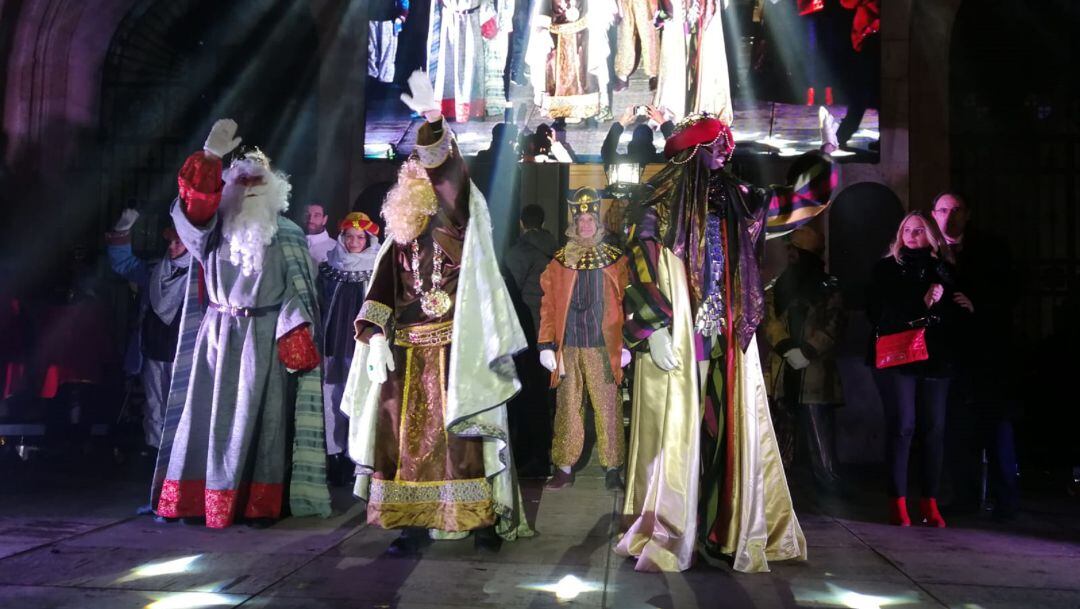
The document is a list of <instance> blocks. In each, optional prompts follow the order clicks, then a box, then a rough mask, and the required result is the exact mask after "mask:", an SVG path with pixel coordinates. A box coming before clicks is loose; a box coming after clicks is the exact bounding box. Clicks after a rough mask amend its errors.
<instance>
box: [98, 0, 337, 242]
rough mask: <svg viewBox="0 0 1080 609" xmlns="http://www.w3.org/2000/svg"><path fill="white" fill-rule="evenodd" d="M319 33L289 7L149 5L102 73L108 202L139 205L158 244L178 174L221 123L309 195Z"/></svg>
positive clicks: (162, 1) (149, 238) (205, 2)
mask: <svg viewBox="0 0 1080 609" xmlns="http://www.w3.org/2000/svg"><path fill="white" fill-rule="evenodd" d="M318 66H319V61H318V37H317V34H316V29H315V23H314V20H313V17H312V15H311V12H310V10H309V9H308V7H307V5H306V4H304V3H296V2H291V1H290V0H249V1H247V2H238V3H227V4H224V5H223V4H222V3H220V2H215V1H213V0H141V1H140V2H138V3H137V4H136V5H135V6H134V7H133V8H132V9H131V10H130V11H129V12H128V13H127V15H126V16H125V17H124V19H123V21H122V22H121V23H120V25H119V27H118V28H117V30H116V33H115V34H114V36H113V39H112V43H111V45H110V48H109V52H108V54H107V56H106V60H105V65H104V68H103V73H102V84H101V103H100V125H101V126H100V138H101V143H102V144H101V175H102V179H103V183H102V189H101V197H102V203H103V205H104V206H105V207H107V208H111V210H112V212H113V213H115V212H116V211H118V209H119V207H121V206H122V205H124V204H126V203H127V202H128V201H134V202H136V203H137V204H138V205H139V206H140V208H141V209H143V210H144V215H146V216H148V217H147V221H146V222H143V223H141V226H142V228H143V231H142V236H143V237H144V241H143V243H142V245H143V246H144V247H146V246H153V245H156V243H157V241H158V239H157V237H156V236H157V234H158V229H159V228H160V226H161V225H162V224H164V223H165V222H166V220H165V216H166V214H167V205H168V202H169V201H170V200H171V199H172V197H173V196H174V194H175V189H176V184H175V172H176V170H177V168H178V167H179V166H180V164H181V163H182V162H183V160H184V158H185V156H186V155H187V154H189V153H190V152H191V151H192V150H196V149H198V148H199V147H200V146H201V144H202V138H203V137H205V133H206V132H207V130H208V129H209V127H210V125H211V124H212V123H213V121H214V120H215V119H217V118H221V117H231V118H234V119H236V120H237V122H238V123H239V124H240V129H241V131H240V133H241V136H242V137H243V138H244V141H245V144H250V145H257V146H259V147H260V148H261V149H262V150H264V151H265V152H266V153H267V154H268V155H269V156H270V157H271V158H272V159H273V161H274V163H275V166H276V167H278V168H280V169H283V170H285V171H286V172H287V173H289V174H290V175H291V176H292V180H293V186H294V193H295V194H296V195H298V196H299V197H300V198H306V194H307V193H306V191H307V189H308V183H309V182H310V180H311V178H312V176H313V175H314V173H315V167H316V165H317V163H318V154H317V150H318V146H317V139H318V132H317V109H318V104H317V97H318V96H317V84H318V76H319V67H318Z"/></svg>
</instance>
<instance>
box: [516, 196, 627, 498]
mask: <svg viewBox="0 0 1080 609" xmlns="http://www.w3.org/2000/svg"><path fill="white" fill-rule="evenodd" d="M569 203H570V211H571V213H572V215H573V222H572V223H571V225H570V228H568V229H567V233H566V234H567V236H568V237H569V238H570V241H569V242H568V243H567V244H566V246H565V247H563V248H562V249H560V250H559V251H557V252H555V258H554V259H553V260H552V261H551V262H549V263H548V266H547V269H545V270H544V273H543V274H542V275H541V276H540V286H541V288H542V289H543V292H544V295H543V298H542V300H541V304H540V334H539V342H538V343H537V347H538V348H539V350H540V363H541V364H542V365H543V366H544V367H545V368H547V369H548V370H550V371H551V386H552V387H556V388H557V391H556V401H557V407H556V410H555V432H554V434H553V437H552V446H551V461H552V463H554V464H555V475H554V476H553V477H552V478H551V480H550V481H549V482H548V484H547V488H549V489H551V490H559V489H562V488H565V487H567V486H570V485H571V484H573V483H574V474H573V471H572V468H573V466H574V465H575V464H576V463H577V462H578V459H579V458H580V457H581V451H582V448H583V446H584V443H585V398H586V396H588V399H589V403H591V404H592V408H593V415H594V417H595V421H596V438H597V440H596V442H597V447H598V450H599V453H600V465H601V466H603V468H604V471H605V485H606V486H607V488H608V489H610V490H615V489H617V488H620V487H621V486H622V482H621V481H620V479H619V468H621V467H622V465H623V454H624V451H625V446H624V445H625V442H626V440H625V438H624V437H623V423H622V421H623V416H622V400H620V399H619V383H620V382H622V368H623V366H625V365H626V364H628V363H630V352H629V351H626V350H625V349H623V346H622V325H623V318H622V314H623V311H622V299H623V290H624V288H625V286H626V278H627V269H626V258H625V257H624V256H623V255H622V250H620V249H619V248H617V247H615V246H612V245H609V244H607V243H605V242H604V228H603V226H604V225H603V224H602V223H601V221H600V195H599V194H597V192H596V191H595V190H593V189H591V188H580V189H578V190H577V192H575V193H574V196H573V197H572V198H571V200H570V202H569Z"/></svg>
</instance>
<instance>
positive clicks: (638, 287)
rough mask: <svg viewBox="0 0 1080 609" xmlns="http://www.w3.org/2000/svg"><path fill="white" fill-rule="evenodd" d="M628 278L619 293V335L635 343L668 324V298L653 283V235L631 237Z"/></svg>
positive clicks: (656, 247)
mask: <svg viewBox="0 0 1080 609" xmlns="http://www.w3.org/2000/svg"><path fill="white" fill-rule="evenodd" d="M629 257H630V269H629V270H630V273H629V275H630V281H629V285H627V286H626V293H625V294H624V295H623V310H624V312H625V313H626V321H625V322H624V323H623V338H624V340H625V341H626V344H627V345H628V346H630V347H637V346H638V345H639V344H640V343H641V342H642V341H644V340H645V339H647V338H649V335H650V334H652V333H653V332H655V331H657V330H659V329H661V328H666V327H668V326H670V325H671V301H669V300H668V298H667V297H666V296H664V294H663V293H661V292H660V286H659V285H658V284H657V283H656V279H657V277H656V265H657V261H658V260H659V259H660V244H659V243H658V242H656V241H655V240H653V239H647V240H639V241H635V242H634V243H633V244H632V245H631V247H630V256H629Z"/></svg>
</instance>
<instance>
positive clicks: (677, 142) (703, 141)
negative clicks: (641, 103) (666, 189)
mask: <svg viewBox="0 0 1080 609" xmlns="http://www.w3.org/2000/svg"><path fill="white" fill-rule="evenodd" d="M718 140H724V148H723V149H721V150H719V151H718V152H722V153H723V154H724V156H725V157H730V156H731V153H732V152H733V151H734V150H735V139H734V138H733V137H732V136H731V129H728V126H727V125H725V124H724V123H723V122H722V121H720V119H718V118H716V117H714V116H710V115H707V114H705V115H703V114H697V115H691V116H688V117H686V119H684V120H683V122H682V123H681V124H680V125H678V126H676V127H675V132H674V133H672V134H671V137H669V138H668V140H667V143H666V144H664V156H665V157H667V158H669V159H670V158H672V157H674V156H675V155H677V154H679V153H680V152H682V151H683V150H688V149H690V148H693V147H694V146H708V145H710V144H712V143H713V142H714V141H718Z"/></svg>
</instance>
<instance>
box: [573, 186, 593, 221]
mask: <svg viewBox="0 0 1080 609" xmlns="http://www.w3.org/2000/svg"><path fill="white" fill-rule="evenodd" d="M567 202H568V203H569V204H570V213H572V214H573V215H575V216H578V215H581V214H597V215H599V214H600V194H599V193H597V192H596V190H594V189H592V188H579V189H577V190H575V191H574V194H572V195H570V200H569V201H567Z"/></svg>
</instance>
